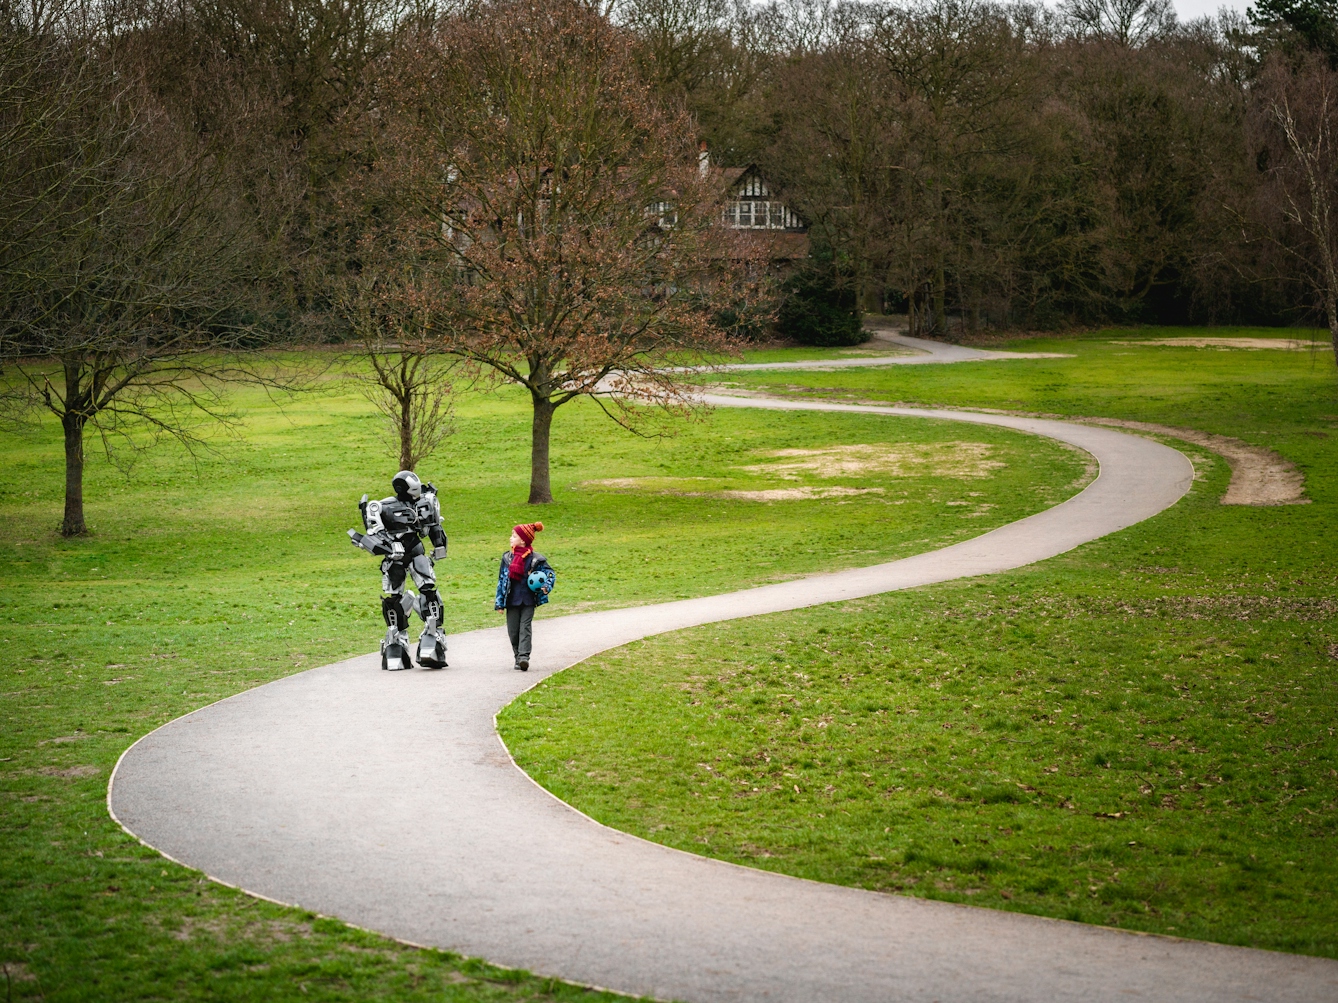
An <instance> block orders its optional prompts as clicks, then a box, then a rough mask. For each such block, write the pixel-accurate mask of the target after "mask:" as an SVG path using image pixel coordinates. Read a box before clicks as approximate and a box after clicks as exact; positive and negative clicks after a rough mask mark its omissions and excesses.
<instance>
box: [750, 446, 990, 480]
mask: <svg viewBox="0 0 1338 1003" xmlns="http://www.w3.org/2000/svg"><path fill="white" fill-rule="evenodd" d="M993 452H994V447H993V446H991V445H989V444H988V443H984V442H925V443H891V444H878V445H869V444H854V445H848V446H827V447H825V448H822V449H778V450H776V451H774V452H772V453H770V454H768V455H769V456H770V457H773V458H775V459H778V460H784V461H786V462H783V463H766V464H754V465H752V466H747V467H741V468H740V469H742V470H746V471H748V472H749V473H753V474H772V475H775V476H777V477H781V478H783V479H785V480H798V479H799V478H800V476H802V475H808V476H814V477H864V476H868V475H871V474H876V475H882V476H888V477H915V476H929V477H988V476H990V474H992V473H993V472H994V471H996V470H998V469H1000V468H1001V467H1004V466H1006V465H1007V464H1005V463H1004V462H1003V461H1002V460H994V459H991V458H990V457H991V455H992V454H993Z"/></svg>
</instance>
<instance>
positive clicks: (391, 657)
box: [381, 641, 413, 672]
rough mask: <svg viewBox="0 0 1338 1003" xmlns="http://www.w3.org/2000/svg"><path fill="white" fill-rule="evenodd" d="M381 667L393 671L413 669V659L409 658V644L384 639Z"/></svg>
mask: <svg viewBox="0 0 1338 1003" xmlns="http://www.w3.org/2000/svg"><path fill="white" fill-rule="evenodd" d="M381 668H382V669H387V670H389V671H391V672H398V671H400V670H402V669H412V668H413V660H412V659H410V658H409V646H408V645H407V644H404V643H402V642H400V641H391V642H387V641H382V642H381Z"/></svg>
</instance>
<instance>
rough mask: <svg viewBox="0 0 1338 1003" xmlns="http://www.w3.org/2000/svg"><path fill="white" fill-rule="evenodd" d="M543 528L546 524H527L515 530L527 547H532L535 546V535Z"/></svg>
mask: <svg viewBox="0 0 1338 1003" xmlns="http://www.w3.org/2000/svg"><path fill="white" fill-rule="evenodd" d="M543 528H544V524H543V523H542V522H526V523H522V524H521V525H519V526H516V527H514V530H515V534H516V535H517V536H518V537H520V539H521V542H522V543H524V544H525V546H527V547H532V546H533V545H534V534H535V533H537V532H539V531H540V530H541V529H543Z"/></svg>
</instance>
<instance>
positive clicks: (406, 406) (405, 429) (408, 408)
mask: <svg viewBox="0 0 1338 1003" xmlns="http://www.w3.org/2000/svg"><path fill="white" fill-rule="evenodd" d="M400 469H401V470H412V469H413V400H412V399H411V398H410V396H409V394H408V393H405V395H404V396H403V397H401V398H400Z"/></svg>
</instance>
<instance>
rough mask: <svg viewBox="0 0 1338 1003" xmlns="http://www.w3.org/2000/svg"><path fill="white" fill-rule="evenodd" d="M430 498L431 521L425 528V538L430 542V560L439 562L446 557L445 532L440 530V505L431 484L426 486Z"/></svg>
mask: <svg viewBox="0 0 1338 1003" xmlns="http://www.w3.org/2000/svg"><path fill="white" fill-rule="evenodd" d="M427 488H428V490H429V491H430V492H431V497H432V521H431V522H430V523H429V524H428V527H427V538H428V539H429V540H431V541H432V558H433V560H437V561H439V560H441V559H442V558H443V557H445V556H446V545H447V540H446V531H445V530H444V529H442V528H441V503H440V502H439V501H438V500H437V492H436V490H435V489H434V488H433V487H432V485H431V484H429V485H427Z"/></svg>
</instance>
